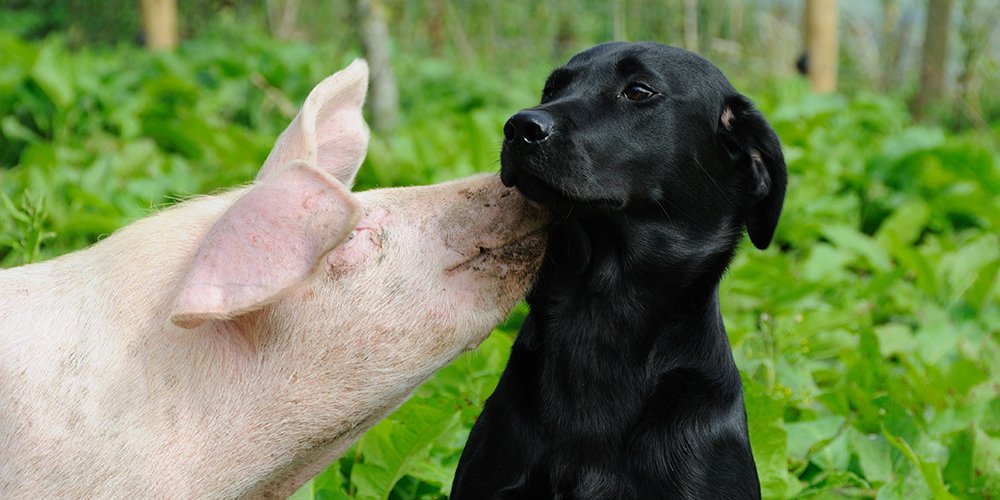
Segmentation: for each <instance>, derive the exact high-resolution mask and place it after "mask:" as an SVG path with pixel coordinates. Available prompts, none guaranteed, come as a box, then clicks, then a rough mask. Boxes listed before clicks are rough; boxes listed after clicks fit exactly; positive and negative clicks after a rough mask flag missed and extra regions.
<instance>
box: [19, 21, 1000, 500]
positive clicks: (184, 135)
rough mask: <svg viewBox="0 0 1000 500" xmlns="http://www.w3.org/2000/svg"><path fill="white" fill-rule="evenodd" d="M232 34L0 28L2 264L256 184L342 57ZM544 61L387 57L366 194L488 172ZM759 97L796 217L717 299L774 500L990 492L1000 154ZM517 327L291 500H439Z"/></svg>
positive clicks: (998, 349) (831, 107) (997, 453)
mask: <svg viewBox="0 0 1000 500" xmlns="http://www.w3.org/2000/svg"><path fill="white" fill-rule="evenodd" d="M237 32H238V30H237V28H235V27H231V28H229V29H227V28H226V27H222V28H220V29H218V30H217V31H216V32H215V33H214V34H212V35H211V36H206V37H204V38H199V39H196V40H193V41H191V42H189V43H187V44H186V45H184V46H183V47H182V49H181V50H180V51H179V52H177V53H175V54H148V53H145V52H141V51H139V50H137V49H133V48H130V47H124V46H123V47H116V48H105V49H97V50H81V51H72V52H71V51H70V50H69V49H67V47H66V45H65V43H64V41H63V40H62V39H60V38H58V37H50V38H47V39H44V40H42V41H41V42H39V43H32V44H29V43H26V42H25V41H23V40H22V39H20V38H18V37H16V36H14V35H10V34H5V33H3V32H0V53H2V54H4V57H3V58H2V59H0V117H2V118H0V132H2V133H0V264H2V265H5V266H12V265H19V264H22V263H25V262H31V261H37V260H41V259H44V258H50V257H53V256H56V255H59V254H62V253H65V252H68V251H72V250H74V249H77V248H81V247H83V246H86V245H88V244H90V243H92V242H94V241H96V240H97V239H98V238H100V237H101V236H102V235H106V234H108V233H109V232H111V231H113V230H114V229H116V228H118V227H120V226H122V225H123V224H126V223H127V222H129V221H130V220H134V219H136V218H139V217H142V216H143V215H145V214H147V213H148V212H149V211H150V210H151V208H153V207H159V206H162V205H165V204H169V203H173V202H174V201H176V200H178V199H182V198H184V197H186V196H188V195H190V194H192V193H203V192H211V191H212V190H215V189H219V188H222V187H225V186H231V185H235V184H239V183H241V182H246V181H249V180H250V179H251V178H252V175H253V173H254V172H255V170H256V168H257V167H258V166H259V165H260V164H261V163H262V161H263V159H264V157H265V156H266V154H267V152H268V150H269V148H270V146H271V144H272V143H273V141H274V139H275V137H276V136H277V134H278V133H279V132H280V130H281V129H282V128H283V127H284V126H285V125H286V124H287V122H288V120H289V118H290V116H289V114H290V113H291V112H294V109H295V106H296V104H297V103H299V102H301V100H302V99H303V98H304V96H305V95H306V93H307V92H308V90H309V89H310V88H311V86H312V85H313V84H315V83H316V82H318V81H319V80H320V79H321V78H322V77H323V76H325V75H326V74H328V73H329V72H331V71H333V70H335V69H337V68H339V67H341V66H343V65H344V64H345V63H346V62H347V61H348V60H349V56H350V54H349V53H346V52H345V51H344V50H338V49H336V48H335V47H332V46H319V47H317V46H307V45H303V44H294V43H287V44H278V43H275V42H273V41H271V40H268V39H264V38H261V37H258V36H256V35H253V34H250V35H246V34H240V35H237V34H236V33H237ZM502 66H503V65H502V64H498V65H497V67H498V68H499V67H502ZM548 67H549V65H548V64H546V61H539V62H538V63H537V64H534V65H531V64H527V65H525V64H524V63H523V61H522V64H521V67H520V69H518V70H517V71H515V72H513V73H504V72H503V70H501V69H496V70H492V72H487V71H486V70H475V69H470V68H463V67H457V66H456V65H454V64H450V63H447V62H443V61H441V60H437V59H428V58H417V57H413V58H406V57H405V56H402V58H401V59H399V60H398V61H397V73H398V74H401V75H406V78H405V79H401V86H402V88H401V91H402V92H403V95H402V102H403V105H404V110H405V112H406V114H407V116H406V118H405V123H404V124H403V125H402V126H401V127H400V129H399V131H398V132H397V133H396V134H395V135H393V136H392V137H375V138H373V142H372V144H371V148H370V152H369V155H368V159H367V160H366V165H365V166H364V167H363V169H362V172H361V174H360V177H359V189H363V188H369V187H373V186H385V185H398V184H424V183H429V182H436V181H439V180H444V179H449V178H454V177H458V176H463V175H467V174H470V173H473V172H475V171H483V170H485V171H496V170H497V169H498V164H497V157H498V154H497V153H498V151H499V140H500V130H501V125H502V123H503V120H504V119H505V118H506V117H507V116H509V115H510V114H511V113H512V112H513V111H515V110H516V109H518V108H519V107H522V106H525V105H528V104H529V103H531V102H533V101H535V100H536V99H537V97H536V96H535V93H536V91H537V90H538V87H539V86H540V84H541V82H542V81H543V78H544V74H545V72H546V70H547V69H548ZM751 89H752V87H751ZM758 91H759V92H758V93H756V94H755V93H751V97H753V98H754V99H755V100H756V101H757V102H758V104H759V105H760V107H761V108H762V109H763V110H764V111H765V112H766V114H767V115H768V117H769V118H770V120H771V121H772V124H773V125H774V126H775V128H776V129H777V131H778V135H779V136H780V137H781V138H782V140H783V143H784V146H785V150H786V157H787V159H788V161H789V169H790V183H789V189H788V199H787V202H786V208H785V212H784V214H783V216H782V221H781V224H780V226H779V229H778V233H777V235H776V242H775V244H774V245H773V246H772V247H771V248H770V249H768V250H767V251H764V252H760V251H757V250H755V249H753V248H752V247H751V246H749V245H747V248H745V249H743V250H742V251H741V252H740V254H739V255H738V257H737V258H736V260H735V262H734V264H733V267H732V270H731V272H730V273H729V275H728V276H727V278H726V280H725V281H724V283H723V286H722V290H721V293H722V303H723V308H724V314H725V317H726V323H727V325H728V328H729V333H730V338H731V341H732V344H733V348H734V352H735V355H736V359H737V363H738V364H739V366H740V368H741V370H742V372H743V374H744V382H745V385H746V403H747V412H748V415H749V419H750V430H751V438H752V443H753V447H754V451H755V455H756V459H757V465H758V469H759V471H760V475H761V480H762V486H763V488H764V492H765V495H766V496H767V497H768V498H782V497H796V498H856V497H865V498H880V499H896V498H899V499H902V498H951V497H953V496H954V497H959V498H986V497H996V496H998V494H1000V466H998V464H1000V333H998V332H1000V307H998V302H1000V301H998V293H1000V244H998V234H1000V147H998V139H997V137H996V136H988V135H977V134H971V133H970V134H966V135H952V134H949V133H947V132H945V131H943V130H942V129H941V128H938V127H928V126H916V125H913V124H912V123H911V121H910V118H909V116H908V115H907V113H906V111H905V107H904V106H903V104H902V103H901V102H900V101H898V100H894V99H891V98H886V97H880V96H874V95H857V96H852V97H850V98H847V97H844V96H834V97H819V96H815V95H811V94H809V93H808V92H807V90H806V89H805V87H804V85H803V84H801V83H800V82H792V81H788V82H784V83H782V84H780V85H778V86H773V87H768V88H759V89H758ZM290 110H291V111H290ZM995 128H996V127H995ZM525 312H526V311H525V309H524V307H523V306H521V307H519V308H518V309H517V310H515V312H514V313H513V314H512V315H511V318H510V320H509V321H508V322H507V323H506V324H504V325H501V326H500V327H498V329H497V331H496V332H495V333H494V335H493V336H491V337H490V338H489V339H488V340H487V341H486V342H484V343H483V345H482V346H481V347H480V348H479V349H478V350H477V351H475V352H473V353H469V354H467V355H465V356H463V357H461V358H459V359H458V360H456V361H455V362H454V363H453V364H451V365H450V366H448V367H447V368H445V369H443V370H441V371H440V372H439V373H438V374H437V375H436V376H435V377H434V378H432V379H431V380H430V381H428V382H427V383H426V384H425V385H424V386H422V387H421V388H420V389H418V390H417V391H416V393H415V395H414V396H413V398H411V399H410V400H409V401H408V402H407V403H406V404H404V405H403V406H402V407H401V408H400V409H399V410H398V411H397V412H396V413H394V414H393V415H392V416H390V417H389V418H388V419H386V420H385V421H383V422H382V423H380V424H379V425H378V426H376V427H375V428H373V429H372V430H371V431H370V432H368V433H367V434H365V436H364V437H362V438H361V439H360V441H359V442H358V443H357V444H356V445H355V446H354V447H353V448H352V450H351V451H350V452H349V453H348V454H347V456H345V457H344V458H342V459H341V460H340V461H339V462H337V463H335V464H333V465H332V466H331V467H330V468H329V469H328V470H327V471H325V472H324V473H322V474H320V475H319V476H317V477H316V478H315V479H313V480H312V481H310V482H309V483H308V484H306V485H305V486H304V487H303V489H302V490H300V491H299V492H298V493H296V495H295V497H296V498H330V499H340V498H366V499H367V498H378V499H398V500H402V499H425V498H441V497H444V496H445V495H446V494H447V492H448V491H449V489H450V483H451V477H452V473H453V471H454V468H455V465H456V463H457V461H458V457H459V454H460V453H461V447H462V446H463V444H464V442H465V438H466V437H467V435H468V431H469V428H470V427H471V425H472V422H473V421H474V420H475V418H476V416H477V414H478V412H479V409H480V408H481V407H482V403H483V402H484V401H485V399H486V398H487V397H488V395H489V394H490V392H491V391H492V389H493V387H494V386H495V384H496V381H497V378H498V375H499V373H500V371H501V370H502V368H503V366H504V363H505V362H506V357H507V353H508V351H509V349H510V345H511V341H512V338H513V335H514V334H515V333H516V330H517V328H518V326H519V325H520V322H521V320H522V319H523V317H524V314H525Z"/></svg>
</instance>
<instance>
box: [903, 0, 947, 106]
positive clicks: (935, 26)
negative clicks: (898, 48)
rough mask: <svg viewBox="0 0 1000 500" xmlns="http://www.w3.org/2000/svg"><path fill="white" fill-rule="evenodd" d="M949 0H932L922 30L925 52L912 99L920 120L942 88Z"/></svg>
mask: <svg viewBox="0 0 1000 500" xmlns="http://www.w3.org/2000/svg"><path fill="white" fill-rule="evenodd" d="M952 3H953V2H952V0H931V3H930V6H929V7H928V9H927V25H926V26H927V29H926V31H924V54H923V59H922V62H921V65H920V90H919V91H918V92H917V97H916V99H914V101H913V117H914V118H915V119H917V120H922V119H923V118H924V115H926V113H927V108H928V107H929V106H930V105H931V104H932V103H934V102H935V101H937V100H939V99H940V98H941V94H942V93H943V92H944V73H945V56H947V55H948V34H949V33H950V30H951V6H952Z"/></svg>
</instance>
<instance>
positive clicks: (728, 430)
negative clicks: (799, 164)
mask: <svg viewBox="0 0 1000 500" xmlns="http://www.w3.org/2000/svg"><path fill="white" fill-rule="evenodd" d="M504 136H505V140H504V145H503V153H502V155H501V161H502V171H501V176H502V179H503V181H504V183H505V184H507V185H513V186H517V188H518V189H519V190H520V191H521V192H522V193H523V194H524V195H525V196H527V197H528V198H530V199H533V200H535V201H537V202H540V203H542V204H544V205H546V206H547V207H549V208H550V209H551V210H552V211H553V212H554V213H556V214H557V220H556V222H554V223H553V225H552V226H551V229H550V235H549V248H548V251H547V255H546V258H545V261H544V263H543V265H542V269H541V271H540V274H539V277H538V281H537V283H536V285H535V287H534V289H533V291H532V292H531V294H530V295H529V297H528V303H529V304H530V306H531V313H530V314H529V315H528V317H527V319H525V322H524V325H523V326H522V328H521V332H520V334H519V335H518V337H517V341H516V342H515V343H514V347H513V349H512V351H511V355H510V362H509V363H508V365H507V368H506V370H505V371H504V373H503V376H502V377H501V379H500V384H499V386H498V387H497V389H496V392H494V393H493V395H492V396H491V397H490V399H489V401H487V403H486V407H485V409H484V410H483V413H482V416H481V417H480V418H479V420H478V421H477V422H476V425H475V427H474V428H473V429H472V433H471V435H470V436H469V442H468V444H467V445H466V448H465V451H464V453H463V455H462V458H461V461H460V462H459V465H458V472H457V475H456V478H455V484H454V489H453V491H452V495H453V496H452V498H454V499H457V500H463V499H469V500H480V499H490V498H511V499H532V498H546V499H548V498H558V499H579V500H584V499H587V500H589V499H631V498H641V499H647V498H648V499H660V498H692V499H743V498H759V497H760V485H759V481H758V479H757V472H756V468H755V467H754V462H753V455H752V454H751V451H750V441H749V437H748V434H747V423H746V412H745V410H744V406H743V388H742V385H741V383H740V376H739V372H738V371H737V368H736V365H735V363H734V362H733V357H732V352H731V350H730V346H729V341H728V338H727V337H726V332H725V327H724V326H723V323H722V315H721V314H720V311H719V300H718V287H719V280H720V279H721V278H722V274H723V272H724V271H725V269H726V266H728V264H729V261H730V259H731V258H732V256H733V254H734V252H735V249H736V247H737V244H738V243H739V241H740V239H741V238H742V231H743V227H746V228H747V232H748V233H749V234H750V240H751V241H752V242H753V244H754V245H756V246H757V247H758V248H765V247H767V246H768V244H769V243H770V241H771V238H772V236H773V234H774V230H775V226H776V225H777V222H778V215H779V213H780V212H781V205H782V202H783V199H784V193H785V182H786V172H785V163H784V158H783V156H782V153H781V145H780V143H779V142H778V138H777V136H776V135H775V133H774V131H773V130H772V129H771V127H770V126H769V125H768V124H767V122H766V121H765V120H764V118H763V116H762V115H761V114H760V113H759V112H758V111H756V110H755V109H754V108H753V105H752V104H751V103H750V101H748V100H747V99H746V98H745V97H743V96H742V95H740V94H739V93H737V92H736V90H735V89H734V88H733V87H732V85H730V83H729V82H728V81H727V80H726V78H725V76H723V74H722V73H721V72H720V71H719V70H718V69H717V68H716V67H715V66H713V65H712V64H711V63H709V62H708V61H706V60H704V59H702V58H701V57H699V56H697V55H695V54H693V53H690V52H687V51H684V50H681V49H677V48H673V47H668V46H664V45H660V44H655V43H607V44H603V45H598V46H597V47H594V48H592V49H590V50H587V51H585V52H582V53H580V54H578V55H576V56H574V57H573V58H572V59H570V61H569V63H567V64H566V66H564V67H562V68H559V69H557V70H555V71H554V72H552V75H551V76H549V79H548V81H547V82H546V84H545V90H544V91H543V93H542V101H541V104H539V105H538V106H536V107H534V108H531V109H527V110H524V111H521V112H520V113H517V114H516V115H514V116H513V117H512V118H511V119H510V120H509V121H508V122H507V124H506V125H505V126H504ZM558 215H561V216H562V217H561V218H559V217H558Z"/></svg>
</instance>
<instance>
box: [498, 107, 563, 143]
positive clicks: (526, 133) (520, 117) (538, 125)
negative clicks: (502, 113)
mask: <svg viewBox="0 0 1000 500" xmlns="http://www.w3.org/2000/svg"><path fill="white" fill-rule="evenodd" d="M554 126H555V122H554V120H553V119H552V115H550V114H548V113H546V112H544V111H537V110H527V111H521V112H520V113H517V114H516V115H514V116H512V117H510V120H507V123H506V124H504V126H503V136H504V138H505V139H507V140H508V141H513V140H516V139H523V140H524V141H525V142H531V143H535V142H542V141H544V140H545V139H548V138H549V135H550V134H551V133H552V128H553V127H554Z"/></svg>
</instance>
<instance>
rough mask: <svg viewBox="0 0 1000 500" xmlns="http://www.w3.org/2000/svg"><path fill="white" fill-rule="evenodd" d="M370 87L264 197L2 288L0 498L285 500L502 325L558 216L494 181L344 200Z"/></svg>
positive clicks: (296, 124)
mask: <svg viewBox="0 0 1000 500" xmlns="http://www.w3.org/2000/svg"><path fill="white" fill-rule="evenodd" d="M367 76H368V75H367V68H366V67H365V66H364V64H363V63H360V62H356V63H354V64H352V65H351V66H350V67H348V68H347V69H345V70H343V71H341V72H339V73H337V74H336V75H333V76H331V77H330V78H328V79H327V80H325V81H324V82H322V83H320V85H318V86H317V87H316V89H314V90H313V92H312V93H311V94H310V96H309V98H307V100H306V103H305V105H304V106H303V109H302V111H301V112H300V114H299V116H298V117H296V119H295V120H294V121H293V122H292V124H291V125H290V126H289V128H288V129H287V130H286V131H285V132H284V133H283V134H282V136H281V137H280V138H279V140H278V142H277V144H276V145H275V148H274V150H273V151H272V153H271V155H270V156H269V157H268V159H267V162H266V163H265V164H264V166H263V167H262V168H261V172H260V173H259V175H258V177H257V180H256V181H255V182H254V183H253V184H252V185H250V186H248V187H246V188H242V189H237V190H233V191H230V192H228V193H224V194H220V195H216V196H205V197H199V198H195V199H193V200H190V201H188V202H185V203H182V204H180V205H178V206H176V207H174V208H171V209H168V210H165V211H163V212H161V213H158V214H156V215H154V216H151V217H148V218H146V219H143V220H140V221H137V222H136V223H133V224H131V225H129V226H127V227H125V228H122V229H121V230H119V231H118V232H116V233H115V234H113V235H111V236H110V237H108V238H106V239H104V240H103V241H101V242H100V243H98V244H96V245H94V246H93V247H91V248H88V249H86V250H82V251H79V252H76V253H72V254H69V255H65V256H63V257H60V258H58V259H53V260H51V261H48V262H44V263H41V264H34V265H30V266H24V267H20V268H15V269H8V270H0V450H2V451H0V456H2V457H3V460H0V498H25V497H28V498H45V497H95V496H96V497H107V496H114V497H122V496H130V497H132V496H138V497H156V498H161V497H163V498H190V497H205V498H220V497H222V498H230V497H247V496H251V497H284V496H286V495H288V494H290V493H291V492H293V491H294V490H295V489H296V488H297V487H298V486H299V485H301V484H302V483H304V482H305V481H307V480H308V479H309V478H310V477H312V476H313V475H314V474H316V473H317V472H319V471H320V470H322V469H323V468H324V467H325V466H326V465H328V464H329V463H330V462H332V461H333V460H334V459H336V457H337V456H339V455H340V454H341V453H343V451H344V450H345V449H346V448H347V447H348V446H350V444H351V443H352V442H353V441H354V440H355V439H356V438H357V437H358V436H360V435H361V434H362V433H363V432H364V431H365V430H366V429H368V428H369V427H371V426H372V425H374V424H375V423H376V422H378V420H380V419H381V418H382V417H384V416H385V415H386V414H388V413H389V412H390V411H391V410H392V409H394V408H395V407H397V406H398V405H399V404H400V403H402V402H403V401H404V400H405V399H406V398H407V397H408V396H409V394H410V393H411V392H412V390H413V389H414V388H415V387H416V386H417V385H418V384H419V383H420V382H422V381H423V380H425V379H426V378H427V377H429V376H430V375H431V374H433V373H434V371H435V370H437V369H438V368H440V367H442V366H444V365H445V364H447V363H448V362H449V361H451V360H452V359H454V357H455V356H457V355H458V354H460V353H462V352H463V351H465V350H467V349H470V348H472V347H474V346H476V345H478V344H479V342H481V341H482V340H483V339H484V338H485V337H486V336H487V335H488V334H489V332H490V331H491V329H492V328H493V326H494V325H495V324H496V322H497V321H499V320H501V319H502V318H503V317H504V316H505V315H506V314H507V313H508V311H509V309H510V308H511V307H512V306H513V305H514V303H515V302H516V301H517V300H518V299H519V298H520V297H521V296H522V294H523V293H524V292H525V290H526V289H527V287H528V286H530V284H531V282H532V280H533V279H534V274H535V272H536V271H537V268H538V266H539V264H540V260H541V256H542V253H543V251H544V241H545V237H544V231H543V228H544V225H545V223H546V217H545V215H544V214H543V212H542V211H541V210H540V209H539V208H538V207H537V206H535V205H533V204H531V203H529V202H527V201H526V200H525V199H524V198H522V197H521V196H520V195H518V194H517V193H515V192H514V191H512V190H509V189H507V188H504V187H503V186H502V185H501V184H500V181H499V179H498V178H497V177H496V176H477V177H472V178H469V179H464V180H460V181H454V182H449V183H445V184H439V185H434V186H425V187H414V188H396V189H380V190H373V191H367V192H362V193H352V192H350V190H349V189H348V187H347V186H349V185H350V183H351V181H352V180H353V178H354V176H355V174H356V171H357V169H358V167H359V166H360V165H361V161H362V159H363V157H364V152H365V150H366V149H367V141H368V130H367V127H366V126H365V124H364V121H363V120H362V118H361V105H362V103H363V101H364V93H365V85H366V83H367Z"/></svg>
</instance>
